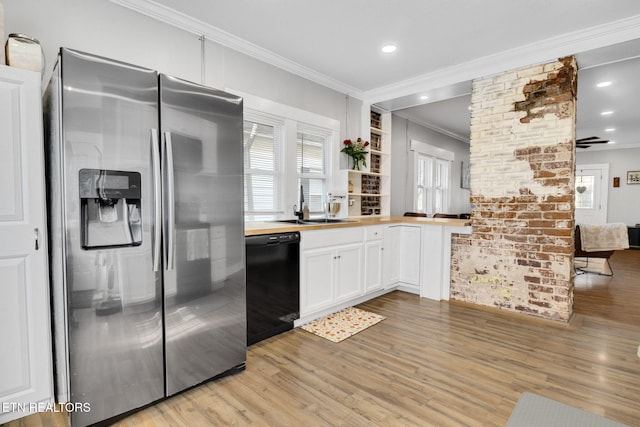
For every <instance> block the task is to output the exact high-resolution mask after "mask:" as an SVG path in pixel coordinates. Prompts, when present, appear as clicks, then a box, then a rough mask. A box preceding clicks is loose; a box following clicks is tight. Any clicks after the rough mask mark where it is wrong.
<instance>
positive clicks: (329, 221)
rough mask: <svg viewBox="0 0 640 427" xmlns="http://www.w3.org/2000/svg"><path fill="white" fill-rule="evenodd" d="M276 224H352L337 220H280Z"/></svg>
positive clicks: (345, 220) (346, 220) (344, 220)
mask: <svg viewBox="0 0 640 427" xmlns="http://www.w3.org/2000/svg"><path fill="white" fill-rule="evenodd" d="M276 222H284V223H287V224H300V225H313V224H335V223H340V222H354V221H353V220H351V219H338V218H311V219H305V220H302V219H281V220H278V221H276Z"/></svg>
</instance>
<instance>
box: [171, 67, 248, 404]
mask: <svg viewBox="0 0 640 427" xmlns="http://www.w3.org/2000/svg"><path fill="white" fill-rule="evenodd" d="M160 97H161V103H160V117H161V131H162V138H161V139H162V152H163V154H164V155H163V166H164V167H163V171H164V173H163V180H164V186H163V189H164V194H163V200H164V216H163V223H164V231H165V234H164V242H165V247H164V261H165V263H164V269H165V271H164V292H165V296H164V298H165V303H164V310H165V316H164V318H165V351H166V377H167V394H168V395H171V394H174V393H177V392H179V391H181V390H184V389H186V388H188V387H191V386H194V385H196V384H199V383H201V382H203V381H206V380H208V379H210V378H212V377H215V376H217V375H219V374H221V373H224V372H225V371H228V370H229V369H231V368H234V367H236V366H238V365H242V364H243V363H244V362H245V359H246V303H245V263H244V224H243V169H242V168H243V165H242V99H241V98H238V97H236V96H233V95H230V94H227V93H224V92H220V91H216V90H213V89H210V88H205V87H202V86H199V85H196V84H192V83H188V82H184V81H181V80H178V79H175V78H173V77H169V76H165V75H160Z"/></svg>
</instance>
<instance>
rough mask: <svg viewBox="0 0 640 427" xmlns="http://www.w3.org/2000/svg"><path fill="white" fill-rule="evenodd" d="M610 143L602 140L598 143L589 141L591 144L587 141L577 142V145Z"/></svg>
mask: <svg viewBox="0 0 640 427" xmlns="http://www.w3.org/2000/svg"><path fill="white" fill-rule="evenodd" d="M608 142H609V140H608V139H601V140H598V141H589V142H586V141H585V142H578V141H576V145H582V144H606V143H608Z"/></svg>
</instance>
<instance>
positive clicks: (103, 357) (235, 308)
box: [45, 48, 246, 425]
mask: <svg viewBox="0 0 640 427" xmlns="http://www.w3.org/2000/svg"><path fill="white" fill-rule="evenodd" d="M45 112H46V115H47V118H46V119H45V122H46V124H47V126H48V129H47V132H46V134H47V135H48V141H47V150H46V151H47V177H48V206H49V218H50V230H51V235H50V240H51V246H50V248H51V274H52V287H53V289H52V295H53V308H54V338H55V339H54V342H55V356H56V357H55V373H56V394H57V398H58V401H59V402H74V403H76V408H77V410H74V411H72V413H71V420H72V424H73V425H87V424H92V423H96V422H99V421H101V420H105V419H109V418H112V417H114V416H118V415H120V414H123V413H127V412H128V411H131V410H134V409H137V408H140V407H142V406H144V405H147V404H149V403H151V402H154V401H157V400H159V399H162V398H164V397H166V396H170V395H172V394H175V393H178V392H180V391H182V390H184V389H187V388H189V387H192V386H194V385H197V384H199V383H202V382H204V381H207V380H209V379H211V378H213V377H216V376H219V375H223V374H226V373H230V372H235V371H238V370H241V369H243V368H244V362H245V360H246V307H245V304H246V303H245V267H244V266H245V262H244V225H243V170H242V149H243V148H242V99H241V98H239V97H237V96H234V95H231V94H228V93H225V92H222V91H218V90H214V89H211V88H207V87H203V86H201V85H198V84H194V83H190V82H186V81H182V80H179V79H177V78H173V77H170V76H167V75H164V74H159V73H157V72H156V71H154V70H149V69H145V68H141V67H137V66H133V65H129V64H125V63H121V62H118V61H114V60H110V59H106V58H102V57H98V56H94V55H89V54H86V53H82V52H78V51H74V50H70V49H64V48H63V49H61V51H60V55H59V58H58V62H57V65H56V67H55V69H54V73H53V77H52V79H51V82H50V84H49V86H48V88H47V91H46V94H45Z"/></svg>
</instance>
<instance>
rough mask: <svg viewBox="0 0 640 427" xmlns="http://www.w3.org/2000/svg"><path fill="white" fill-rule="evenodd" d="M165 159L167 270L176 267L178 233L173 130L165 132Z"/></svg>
mask: <svg viewBox="0 0 640 427" xmlns="http://www.w3.org/2000/svg"><path fill="white" fill-rule="evenodd" d="M163 148H164V159H165V162H166V163H165V164H166V167H165V179H166V183H165V187H164V190H165V193H164V195H165V198H164V200H165V208H166V210H167V229H166V230H165V233H166V234H165V236H166V239H167V245H166V246H167V247H166V254H167V264H166V269H167V271H169V270H173V268H174V264H173V262H174V260H173V258H174V246H175V233H176V207H175V192H174V176H173V145H172V144H171V132H164V146H163Z"/></svg>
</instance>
